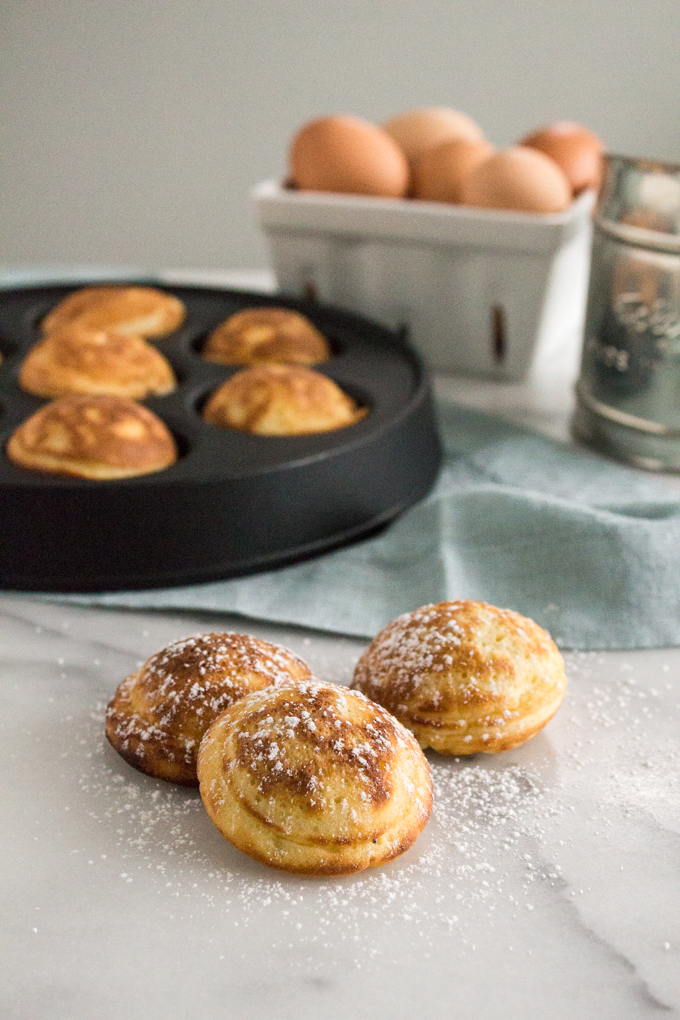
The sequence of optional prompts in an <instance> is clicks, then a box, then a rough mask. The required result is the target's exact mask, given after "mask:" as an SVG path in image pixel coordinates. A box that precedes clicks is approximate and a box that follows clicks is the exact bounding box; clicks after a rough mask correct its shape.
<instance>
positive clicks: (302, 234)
mask: <svg viewBox="0 0 680 1020" xmlns="http://www.w3.org/2000/svg"><path fill="white" fill-rule="evenodd" d="M253 200H254V203H255V208H256V211H257V215H258V219H259V222H260V225H261V226H262V228H263V229H264V231H265V233H266V235H267V238H268V240H269V245H270V249H271V254H272V261H273V268H274V272H275V274H276V278H277V282H278V287H279V289H280V290H281V291H282V292H284V293H286V294H291V295H295V296H304V297H307V298H318V300H320V301H323V302H326V303H328V304H332V305H336V306H338V307H340V308H346V309H349V310H350V311H354V312H359V313H361V314H362V315H366V316H368V317H369V318H372V319H375V320H377V321H379V322H381V323H383V324H385V325H387V326H390V327H391V328H393V329H394V328H397V329H399V328H403V330H404V332H405V333H406V335H408V337H409V338H410V339H411V341H412V342H413V343H414V344H415V345H416V346H417V347H418V348H419V349H420V350H421V352H422V353H423V355H424V356H425V358H426V360H427V361H428V362H429V364H430V366H431V367H432V368H434V369H437V370H439V371H443V372H456V373H461V374H466V375H475V376H492V377H496V378H501V379H521V378H523V377H524V376H525V375H526V374H527V372H528V370H529V368H530V366H531V362H532V360H533V358H534V356H535V354H536V353H537V351H538V350H539V348H540V349H541V353H542V354H545V353H546V348H547V347H548V346H550V347H553V346H554V347H555V349H557V348H558V347H559V346H561V344H562V343H563V342H565V341H566V340H568V339H569V338H570V337H573V335H574V333H575V332H576V331H578V330H580V329H581V328H582V326H583V318H584V314H585V303H586V294H587V286H588V270H589V260H590V244H591V234H592V230H591V213H592V209H593V204H594V200H595V195H594V193H593V192H585V193H584V194H583V195H581V196H580V197H579V198H577V199H576V200H575V201H574V202H573V204H572V205H571V206H570V207H569V209H567V210H566V211H565V212H563V213H558V214H552V215H537V214H534V213H520V212H508V211H505V210H492V209H473V208H470V207H467V206H454V205H450V206H449V205H442V204H440V203H434V202H414V201H408V200H398V199H382V198H367V197H364V196H356V195H336V194H327V193H321V192H311V191H306V192H305V191H296V190H293V189H290V188H285V187H282V186H281V185H280V184H278V183H276V182H272V181H267V182H265V183H263V184H260V185H258V187H256V188H255V189H254V191H253Z"/></svg>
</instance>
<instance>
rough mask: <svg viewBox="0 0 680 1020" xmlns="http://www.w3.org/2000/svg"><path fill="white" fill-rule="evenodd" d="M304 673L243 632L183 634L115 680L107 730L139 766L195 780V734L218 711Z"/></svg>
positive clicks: (283, 653)
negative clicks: (126, 674) (119, 683)
mask: <svg viewBox="0 0 680 1020" xmlns="http://www.w3.org/2000/svg"><path fill="white" fill-rule="evenodd" d="M310 676H311V674H310V671H309V667H308V666H307V665H306V663H304V662H303V661H302V659H299V658H298V657H297V656H296V655H294V653H293V652H290V651H288V649H287V648H282V647H281V646H280V645H273V644H270V643H269V642H268V641H261V640H259V639H258V638H255V637H251V636H250V635H248V634H231V633H224V634H199V635H196V636H194V637H188V638H182V639H180V640H179V641H174V642H173V643H172V644H170V645H168V646H167V648H164V649H162V650H161V651H160V652H157V653H156V654H155V655H152V656H151V658H150V659H148V660H147V662H145V663H144V665H143V666H142V667H141V669H140V670H138V671H137V672H136V673H133V674H132V675H131V676H129V677H127V679H126V680H124V681H123V682H122V684H121V685H120V687H119V688H118V690H117V691H116V694H115V696H114V698H113V700H112V702H111V704H110V705H109V707H108V711H107V717H106V735H107V737H108V738H109V740H110V742H111V743H112V744H113V746H114V747H115V748H116V750H117V751H118V752H119V754H121V755H122V756H123V758H125V760H126V761H127V762H129V764H130V765H133V766H134V767H135V768H137V769H139V770H140V771H141V772H147V773H148V774H149V775H152V776H157V777H158V778H159V779H167V780H169V781H171V782H174V783H182V784H184V785H188V786H196V785H197V783H198V780H197V778H196V755H197V754H198V748H199V745H200V743H201V738H202V737H203V734H204V733H205V731H206V730H207V729H208V727H209V725H210V724H211V722H212V721H213V720H214V719H216V718H217V716H218V715H219V714H220V712H222V711H224V709H225V708H228V707H229V705H232V704H233V703H234V702H235V701H238V699H239V698H242V697H244V696H245V695H246V694H250V693H251V692H252V691H257V690H259V689H260V688H262V687H266V686H269V685H270V684H276V683H283V682H287V683H288V682H290V681H291V680H304V679H306V678H308V677H310Z"/></svg>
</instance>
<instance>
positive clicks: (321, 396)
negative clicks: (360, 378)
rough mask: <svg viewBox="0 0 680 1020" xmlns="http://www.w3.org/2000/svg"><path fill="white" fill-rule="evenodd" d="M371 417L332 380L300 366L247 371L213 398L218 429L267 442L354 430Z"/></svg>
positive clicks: (210, 410)
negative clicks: (270, 438)
mask: <svg viewBox="0 0 680 1020" xmlns="http://www.w3.org/2000/svg"><path fill="white" fill-rule="evenodd" d="M365 416H366V409H365V408H360V407H358V406H357V404H356V403H355V402H354V401H353V400H352V398H351V397H348V396H347V394H346V393H343V391H342V390H341V389H340V387H339V386H338V385H336V383H334V382H333V380H332V379H329V378H327V376H325V375H321V373H320V372H315V371H314V370H313V369H311V368H302V367H301V366H299V365H267V366H262V367H260V368H246V369H243V371H241V372H237V373H236V375H233V376H232V377H231V379H227V381H226V382H225V383H223V384H222V385H221V386H220V387H219V389H217V390H215V392H214V393H213V394H212V396H211V397H210V399H209V401H208V403H207V404H206V406H205V408H204V409H203V417H204V418H205V420H206V421H207V422H210V423H211V424H212V425H221V426H222V427H223V428H230V429H238V430H239V431H242V432H255V433H257V434H258V435H262V436H298V435H305V434H310V433H314V432H330V431H333V430H335V429H341V428H346V427H347V426H348V425H354V424H356V422H358V421H360V420H361V419H362V418H364V417H365Z"/></svg>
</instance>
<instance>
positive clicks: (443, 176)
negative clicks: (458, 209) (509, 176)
mask: <svg viewBox="0 0 680 1020" xmlns="http://www.w3.org/2000/svg"><path fill="white" fill-rule="evenodd" d="M492 153H493V146H492V145H489V143H488V142H468V141H465V140H464V139H462V138H452V139H449V141H448V142H442V143H441V145H435V147H434V148H433V149H428V150H427V152H424V153H423V154H422V156H421V157H420V159H419V160H418V162H417V163H416V164H415V166H414V168H413V178H412V181H411V194H412V195H413V197H414V198H421V199H424V200H425V201H426V202H460V201H461V193H462V186H463V182H464V181H465V180H466V178H467V177H468V175H469V174H470V173H471V172H472V171H473V170H474V168H475V167H476V166H477V165H478V164H479V163H482V162H483V161H484V160H485V159H488V158H489V156H490V155H491V154H492Z"/></svg>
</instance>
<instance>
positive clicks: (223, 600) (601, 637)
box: [49, 401, 680, 649]
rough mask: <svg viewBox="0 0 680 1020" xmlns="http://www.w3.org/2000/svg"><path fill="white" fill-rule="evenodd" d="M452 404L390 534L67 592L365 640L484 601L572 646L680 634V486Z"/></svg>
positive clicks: (648, 644)
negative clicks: (436, 469) (271, 563)
mask: <svg viewBox="0 0 680 1020" xmlns="http://www.w3.org/2000/svg"><path fill="white" fill-rule="evenodd" d="M438 410H439V420H440V425H441V432H442V438H443V441H444V446H445V451H446V456H445V463H444V467H443V470H442V473H441V476H440V479H439V481H438V482H437V485H436V486H435V488H434V489H433V491H432V492H431V493H430V495H429V496H428V497H427V498H426V499H425V500H423V501H422V502H421V503H419V504H418V505H417V506H415V507H413V508H412V509H411V510H410V511H408V512H407V513H405V514H404V515H403V516H402V517H401V518H399V519H398V520H397V521H395V522H394V523H393V524H392V525H391V526H390V527H389V528H388V529H387V530H386V531H384V532H383V533H382V534H380V535H379V536H377V537H374V538H371V539H368V540H366V541H363V542H359V543H357V544H355V545H353V546H350V547H347V548H345V549H341V550H338V551H336V552H333V553H329V554H326V555H324V556H321V557H318V558H317V559H313V560H308V561H307V562H305V563H299V564H296V565H294V566H290V567H284V568H282V569H279V570H273V571H270V572H268V573H264V574H257V575H255V576H253V577H245V578H237V579H235V580H231V581H220V582H216V583H212V584H199V585H188V586H186V587H181V588H172V589H166V590H162V591H159V590H153V591H135V592H117V593H109V594H104V595H69V596H59V597H58V598H59V599H60V600H65V601H71V602H78V603H81V604H87V605H105V606H129V607H134V608H138V609H187V610H211V611H217V612H229V613H236V614H240V615H242V616H245V617H250V618H253V619H260V620H270V621H276V622H278V623H288V624H299V625H303V626H306V627H313V628H318V629H319V630H324V631H332V632H335V633H342V634H350V635H356V636H359V637H366V638H370V637H373V636H374V635H375V634H376V633H377V632H378V631H379V630H380V628H381V627H383V626H384V625H385V624H386V623H388V622H389V621H390V620H392V619H393V618H394V617H395V616H398V615H399V614H400V613H403V612H406V611H408V610H411V609H415V608H417V607H418V606H420V605H423V604H424V603H427V602H438V601H440V600H443V599H483V600H485V601H487V602H491V603H493V604H495V605H497V606H502V607H509V608H512V609H516V610H518V611H519V612H520V613H523V614H525V615H527V616H530V617H532V618H533V619H534V620H536V621H537V622H538V623H540V624H541V625H542V626H544V627H546V628H547V629H548V630H549V631H550V633H551V634H552V635H553V637H554V638H555V640H556V641H557V642H558V643H559V644H560V645H561V646H562V647H565V648H578V649H631V648H652V647H667V646H671V645H680V494H678V493H676V492H675V491H674V490H673V489H671V488H670V486H667V485H665V484H664V483H663V481H661V480H658V479H656V478H654V477H651V476H646V475H643V474H642V473H638V472H635V471H632V470H630V469H628V468H625V467H621V466H619V465H617V464H614V463H610V462H609V461H607V460H605V459H604V458H602V457H599V456H598V455H596V454H593V453H589V452H587V451H584V450H581V449H578V448H576V447H573V446H569V445H567V444H565V443H559V442H556V441H554V440H551V439H548V438H545V437H544V436H540V435H537V434H535V433H533V432H530V431H528V430H526V429H523V428H520V427H518V426H516V425H512V424H510V423H509V422H507V421H503V420H501V419H499V418H495V417H493V416H490V415H487V414H481V413H479V412H476V411H471V410H469V409H466V408H463V407H459V406H455V405H452V404H450V403H447V402H443V401H440V403H439V405H438ZM49 597H50V598H53V597H52V596H49Z"/></svg>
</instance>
